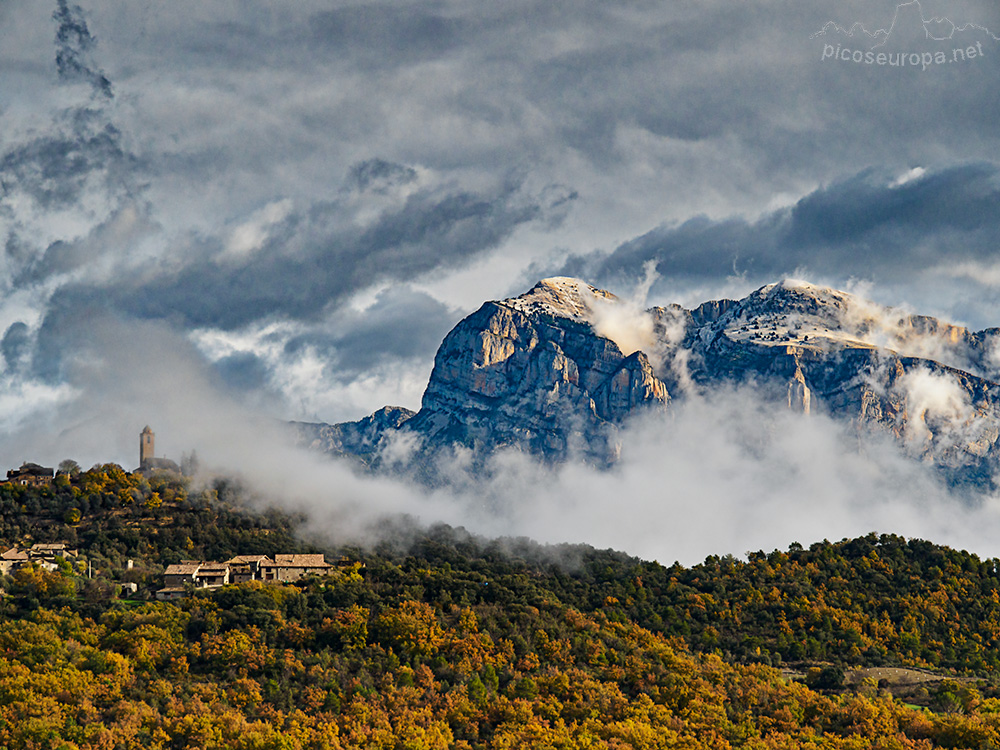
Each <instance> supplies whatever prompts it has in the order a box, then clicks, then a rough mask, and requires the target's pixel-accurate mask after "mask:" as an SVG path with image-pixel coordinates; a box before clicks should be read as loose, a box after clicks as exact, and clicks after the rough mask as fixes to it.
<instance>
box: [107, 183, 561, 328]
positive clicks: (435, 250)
mask: <svg viewBox="0 0 1000 750" xmlns="http://www.w3.org/2000/svg"><path fill="white" fill-rule="evenodd" d="M551 197H552V196H547V199H548V198H551ZM560 200H561V199H560ZM553 202H555V201H553ZM547 214H548V205H546V204H544V203H542V202H540V201H539V200H538V199H537V198H535V197H532V196H530V195H525V193H524V192H523V191H522V190H521V189H520V185H519V184H517V183H506V184H503V185H500V186H499V187H497V188H495V189H493V190H491V191H485V190H483V191H478V192H474V191H470V190H455V189H445V188H436V189H422V190H419V191H417V192H415V193H413V194H411V195H410V196H409V197H407V198H406V199H405V200H404V201H403V202H402V204H401V205H398V206H396V207H394V208H391V209H388V210H386V211H384V212H383V213H382V214H381V215H379V216H378V218H377V219H376V220H375V221H374V222H372V223H371V224H369V225H366V226H363V227H352V226H351V223H350V221H349V220H350V218H351V216H350V214H345V209H344V207H343V206H342V205H340V204H338V203H322V204H317V205H315V206H313V207H312V208H311V209H309V210H308V211H304V212H301V213H295V214H292V215H289V216H288V217H287V218H286V219H284V220H283V221H282V222H280V224H279V225H278V226H276V227H274V228H273V231H272V233H271V235H270V237H269V238H268V239H267V241H266V242H265V243H264V244H263V245H262V247H260V248H259V249H257V250H256V251H255V252H253V253H252V254H251V255H250V256H249V257H247V258H220V257H215V258H206V257H203V256H198V257H195V258H194V259H193V260H192V261H191V262H190V263H189V264H188V265H187V266H185V267H184V268H183V269H182V270H181V271H179V272H178V273H174V274H165V275H163V276H161V277H157V278H154V279H153V280H151V281H145V280H143V281H141V282H131V283H130V282H129V280H128V279H127V278H118V279H115V280H114V284H113V285H112V286H110V287H108V288H105V289H96V288H95V289H92V290H91V291H90V294H92V296H93V297H94V298H95V299H105V300H107V301H108V302H109V303H110V304H113V305H114V306H115V307H116V308H118V309H120V310H123V311H127V312H128V313H129V314H133V315H136V316H139V317H143V318H166V319H171V320H173V321H175V322H176V323H177V324H180V325H189V326H217V327H220V328H237V327H240V326H243V325H246V324H247V323H251V322H254V321H257V320H261V319H265V318H269V317H289V318H302V319H315V318H316V317H317V316H319V315H321V314H322V313H323V312H324V311H326V310H329V309H330V308H331V307H333V306H336V304H337V303H339V302H340V301H342V300H343V299H346V298H347V297H349V296H350V295H352V294H354V293H355V292H356V291H358V290H359V289H363V288H366V287H369V286H372V285H375V284H378V283H382V282H387V281H388V282H392V281H407V280H410V279H412V278H415V277H419V276H421V275H423V274H427V273H430V272H433V271H439V270H444V269H448V270H451V269H454V268H457V267H461V266H463V265H465V264H467V263H469V262H470V261H472V260H473V259H475V258H478V257H481V256H482V255H483V254H484V253H486V252H488V251H490V250H493V249H495V248H496V247H497V246H498V245H499V244H500V243H501V242H503V241H504V240H506V239H507V238H508V237H509V236H510V235H511V233H512V232H513V231H514V230H516V229H517V228H518V227H520V226H523V225H525V224H528V223H530V222H534V221H536V220H543V221H544V220H545V219H546V218H547Z"/></svg>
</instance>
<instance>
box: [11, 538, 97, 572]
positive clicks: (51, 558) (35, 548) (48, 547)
mask: <svg viewBox="0 0 1000 750" xmlns="http://www.w3.org/2000/svg"><path fill="white" fill-rule="evenodd" d="M78 554H79V552H78V551H77V550H75V549H70V548H69V547H68V546H67V545H66V543H65V542H54V543H48V544H33V545H31V546H30V547H28V548H27V549H21V548H20V547H17V546H14V547H11V548H10V549H9V550H7V551H6V552H4V553H3V554H0V573H3V574H4V575H10V574H11V573H13V572H14V571H15V570H17V569H18V568H21V567H23V566H25V565H27V564H28V563H34V564H35V565H38V566H39V567H41V568H44V569H45V570H56V569H57V568H58V567H59V565H58V564H57V563H56V558H57V557H61V558H62V559H64V560H69V559H71V558H74V557H76V556H77V555H78Z"/></svg>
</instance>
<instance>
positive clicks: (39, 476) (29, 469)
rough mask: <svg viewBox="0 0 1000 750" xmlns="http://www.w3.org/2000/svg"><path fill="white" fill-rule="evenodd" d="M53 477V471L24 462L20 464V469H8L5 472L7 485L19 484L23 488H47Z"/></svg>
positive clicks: (54, 473)
mask: <svg viewBox="0 0 1000 750" xmlns="http://www.w3.org/2000/svg"><path fill="white" fill-rule="evenodd" d="M55 475H56V471H55V469H49V468H46V467H44V466H39V465H38V464H33V463H29V462H25V463H23V464H21V468H20V469H9V470H8V471H7V483H8V484H19V485H22V486H24V487H47V486H48V485H50V484H52V478H53V477H55Z"/></svg>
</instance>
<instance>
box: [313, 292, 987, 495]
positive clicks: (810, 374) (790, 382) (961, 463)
mask: <svg viewBox="0 0 1000 750" xmlns="http://www.w3.org/2000/svg"><path fill="white" fill-rule="evenodd" d="M998 369H1000V330H998V329H989V330H986V331H979V332H972V331H969V330H967V329H965V328H962V327H960V326H955V325H951V324H949V323H946V322H943V321H940V320H937V319H935V318H932V317H927V316H921V315H913V314H909V313H906V312H902V311H900V310H897V309H893V308H886V307H882V306H880V305H877V304H874V303H872V302H869V301H867V300H864V299H861V298H859V297H856V296H853V295H851V294H848V293H846V292H842V291H837V290H834V289H829V288H825V287H819V286H814V285H812V284H809V283H806V282H801V281H793V280H785V281H782V282H779V283H775V284H769V285H767V286H764V287H761V288H760V289H758V290H756V291H755V292H753V293H752V294H750V295H748V296H747V297H746V298H744V299H740V300H728V299H725V300H715V301H710V302H706V303H704V304H702V305H700V306H698V307H696V308H695V309H693V310H685V309H683V308H681V307H679V306H669V307H653V308H650V309H648V310H642V309H639V308H637V307H635V306H634V305H632V304H631V303H629V302H627V301H623V300H621V299H619V298H617V297H615V295H613V294H611V293H609V292H606V291H603V290H600V289H597V288H595V287H593V286H591V285H589V284H587V283H585V282H583V281H580V280H578V279H571V278H565V277H559V278H550V279H543V280H542V281H540V282H539V283H538V284H536V285H535V287H534V288H532V289H531V290H530V291H528V292H527V293H525V294H522V295H520V296H518V297H514V298H511V299H506V300H500V301H491V302H487V303H485V304H484V305H483V306H482V307H480V308H479V309H478V310H477V311H476V312H474V313H472V314H471V315H470V316H468V317H467V318H465V319H464V320H462V321H461V322H460V323H459V324H458V325H457V326H455V328H454V329H453V330H452V331H451V332H450V333H449V334H448V335H447V336H446V337H445V339H444V341H443V342H442V344H441V346H440V348H439V349H438V352H437V355H436V357H435V360H434V369H433V372H432V374H431V377H430V381H429V382H428V384H427V388H426V390H425V392H424V396H423V401H422V404H421V408H420V411H419V412H417V413H416V414H411V413H410V412H407V411H406V410H400V409H398V408H395V409H390V410H388V411H387V410H382V411H381V412H376V414H375V415H373V416H372V417H368V418H366V419H365V420H362V421H361V422H357V423H347V424H341V425H300V426H299V429H300V433H301V434H303V435H304V436H305V438H304V439H305V442H307V443H309V444H311V445H313V446H314V447H316V448H319V449H321V450H325V451H326V452H328V453H332V454H341V455H360V456H361V457H362V458H363V459H364V460H365V461H366V463H369V464H371V465H373V466H378V465H379V463H380V461H381V456H382V453H381V450H382V448H383V447H384V445H385V444H386V442H387V441H390V442H391V440H392V439H393V438H396V437H402V436H405V437H406V438H407V439H409V440H410V441H411V442H413V443H414V444H416V445H417V447H418V448H417V449H418V452H420V453H423V454H430V453H434V452H436V451H439V450H442V449H448V448H450V447H453V446H465V447H466V448H469V449H471V451H472V454H473V457H474V458H475V457H484V456H486V455H489V454H490V453H491V452H492V451H494V450H496V449H497V448H500V447H503V446H516V447H518V448H520V449H522V450H525V451H527V452H530V453H532V454H535V455H537V456H540V457H543V458H545V459H546V460H552V461H560V460H565V459H567V458H569V457H579V458H582V459H584V460H587V461H591V462H594V463H597V464H600V465H609V464H611V463H613V461H614V460H615V458H616V455H617V451H618V447H617V446H618V441H617V435H618V430H619V429H620V427H621V426H622V424H623V423H624V422H625V421H626V420H628V419H629V418H630V417H632V416H633V415H635V414H637V413H638V412H640V411H647V410H654V411H662V412H669V411H670V410H671V408H673V406H674V405H675V402H677V403H682V402H683V401H684V400H685V399H688V398H692V397H697V396H698V395H699V394H702V395H703V394H705V393H709V392H711V390H712V389H713V388H717V387H719V386H725V385H733V384H744V383H754V384H756V386H757V387H758V390H759V393H760V394H761V398H768V399H771V400H773V401H775V402H776V403H777V402H780V403H781V404H783V405H784V406H786V407H787V408H791V409H793V410H795V411H798V412H802V413H804V414H813V413H823V414H828V415H831V416H833V417H836V418H839V419H842V420H846V421H848V422H849V423H851V424H852V425H853V426H854V427H855V428H856V429H858V430H860V431H883V432H886V433H888V434H890V435H892V436H893V437H894V438H895V439H896V440H898V441H899V443H900V444H901V445H902V446H903V447H904V448H905V450H906V451H907V452H909V453H910V454H911V455H913V456H914V457H915V458H917V459H920V460H923V461H928V462H932V463H933V464H934V465H936V466H938V467H939V468H940V469H941V471H942V472H943V473H944V474H946V475H947V476H948V477H949V478H950V479H951V480H953V481H955V482H971V483H973V484H983V483H988V482H989V481H990V479H989V478H990V477H991V476H992V474H993V473H994V469H995V468H996V466H997V460H998V459H997V457H998V456H1000V450H998V449H997V441H998V437H1000V385H998V379H1000V378H998Z"/></svg>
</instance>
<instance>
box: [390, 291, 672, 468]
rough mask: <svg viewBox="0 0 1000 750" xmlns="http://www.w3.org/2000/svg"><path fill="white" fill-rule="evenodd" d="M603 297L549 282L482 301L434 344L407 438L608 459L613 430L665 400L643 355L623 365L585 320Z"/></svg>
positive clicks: (615, 351)
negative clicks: (431, 365)
mask: <svg viewBox="0 0 1000 750" xmlns="http://www.w3.org/2000/svg"><path fill="white" fill-rule="evenodd" d="M609 298H611V295H608V294H607V293H606V292H600V291H599V290H595V289H593V288H592V287H587V286H586V285H583V284H580V283H579V282H576V281H575V280H561V279H555V280H545V281H542V282H540V283H539V284H538V285H537V286H536V287H535V288H534V289H533V290H531V292H529V293H528V294H525V295H523V296H522V297H519V298H515V299H513V300H505V301H502V302H487V303H486V304H484V305H483V306H482V307H481V308H480V309H479V310H477V311H476V312H475V313H473V314H472V315H470V316H469V317H468V318H466V319H465V320H463V321H462V322H461V323H459V324H458V325H457V326H456V327H455V328H454V329H453V330H452V331H451V333H449V334H448V336H447V337H446V338H445V340H444V342H443V343H442V344H441V347H440V349H438V353H437V356H436V357H435V359H434V370H433V372H432V373H431V378H430V382H429V383H428V384H427V390H426V391H425V392H424V397H423V402H422V404H421V409H420V411H419V412H418V414H417V415H416V416H415V417H414V418H413V419H412V420H411V421H410V422H409V423H408V424H407V428H406V429H407V430H409V431H416V432H418V433H419V434H420V435H421V436H422V437H423V438H424V439H425V440H430V441H432V442H441V441H442V440H444V441H448V442H458V443H460V444H463V445H466V446H469V447H474V448H486V449H493V448H496V447H499V446H504V445H518V446H521V447H523V448H526V449H527V450H529V451H531V452H533V453H536V454H541V455H544V456H546V457H549V458H562V457H565V456H566V455H568V454H569V453H571V452H574V451H580V452H582V453H583V454H584V455H586V456H588V457H591V458H594V459H596V460H604V459H605V458H606V457H607V456H608V455H611V454H612V453H613V452H614V445H613V440H614V433H615V428H616V426H617V425H619V424H620V423H621V422H622V421H623V420H624V419H625V418H626V417H628V416H630V415H631V414H633V413H635V412H636V411H638V410H639V409H642V408H647V407H653V408H663V407H665V406H666V404H667V403H668V402H669V400H670V394H669V393H668V392H667V388H666V386H665V385H664V384H663V382H662V381H660V380H659V379H658V378H657V377H656V375H655V374H654V373H653V368H652V366H651V364H650V362H649V359H648V358H647V356H646V355H645V354H644V353H643V352H635V353H633V354H631V355H630V356H625V354H624V353H623V352H622V350H621V349H620V348H619V347H618V345H617V344H616V343H615V342H614V341H612V340H611V339H609V338H605V337H603V336H600V335H597V334H596V333H595V331H594V329H593V327H592V325H591V324H590V323H589V322H587V321H586V316H587V311H588V304H589V303H590V302H591V301H593V299H603V300H607V299H609ZM611 299H613V298H611Z"/></svg>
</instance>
